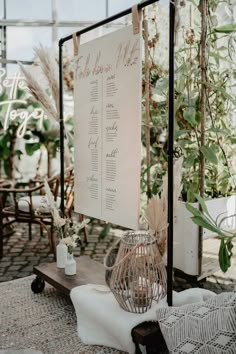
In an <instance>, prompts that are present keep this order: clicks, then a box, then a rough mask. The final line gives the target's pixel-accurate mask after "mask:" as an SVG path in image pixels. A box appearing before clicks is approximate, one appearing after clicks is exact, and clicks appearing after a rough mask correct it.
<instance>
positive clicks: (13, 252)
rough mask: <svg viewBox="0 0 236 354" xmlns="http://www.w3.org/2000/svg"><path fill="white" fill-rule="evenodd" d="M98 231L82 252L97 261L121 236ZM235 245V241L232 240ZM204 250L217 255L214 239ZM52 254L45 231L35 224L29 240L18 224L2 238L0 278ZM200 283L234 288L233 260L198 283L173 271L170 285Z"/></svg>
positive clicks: (28, 271) (26, 271)
mask: <svg viewBox="0 0 236 354" xmlns="http://www.w3.org/2000/svg"><path fill="white" fill-rule="evenodd" d="M101 231H102V227H101V226H96V227H94V228H93V229H92V230H90V233H89V235H88V244H87V245H86V246H85V248H84V252H83V254H85V255H88V256H90V257H91V258H93V259H94V260H96V261H98V262H101V263H102V262H103V259H104V256H105V254H106V252H107V250H108V249H109V248H110V246H111V245H112V243H113V242H114V241H115V240H116V239H117V237H116V236H121V234H122V231H121V230H119V229H114V230H112V231H110V232H109V234H108V235H107V236H106V237H105V238H104V239H103V240H100V239H99V234H100V232H101ZM235 248H236V244H235ZM80 252H81V251H80V249H76V250H75V256H79V255H80ZM204 254H205V255H207V256H209V255H210V256H211V257H213V258H217V254H218V240H215V239H210V240H207V241H206V244H205V245H204ZM53 261H54V259H53V255H52V254H50V253H49V246H48V239H47V236H46V234H45V235H44V236H43V237H40V230H39V227H38V226H37V225H35V226H33V228H32V240H29V238H28V226H27V225H24V224H18V225H16V226H15V232H14V234H13V235H11V236H10V237H9V238H4V250H3V258H2V259H1V260H0V282H5V281H9V280H13V279H17V278H23V277H26V276H29V275H32V273H33V266H34V265H38V264H39V263H47V262H53ZM196 286H199V287H204V288H206V289H209V290H213V291H215V292H217V293H220V292H222V291H227V290H229V291H230V290H236V260H235V257H234V259H233V260H232V267H231V269H230V270H229V271H228V272H227V273H226V274H224V273H222V272H221V271H217V272H216V273H214V274H212V275H211V276H209V277H208V278H207V279H204V280H202V281H200V282H198V283H196V281H194V280H193V279H192V278H187V279H183V278H182V277H179V276H177V275H175V278H174V289H175V290H177V291H180V290H183V289H186V288H191V287H196Z"/></svg>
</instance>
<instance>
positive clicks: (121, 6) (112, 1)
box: [108, 0, 137, 22]
mask: <svg viewBox="0 0 236 354" xmlns="http://www.w3.org/2000/svg"><path fill="white" fill-rule="evenodd" d="M135 4H137V0H119V1H117V0H109V6H108V13H109V16H112V15H114V14H116V13H118V12H121V11H123V10H126V9H128V8H129V7H131V6H133V5H135ZM121 20H122V19H120V22H121Z"/></svg>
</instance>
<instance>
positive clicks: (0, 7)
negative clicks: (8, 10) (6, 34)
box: [0, 0, 4, 18]
mask: <svg viewBox="0 0 236 354" xmlns="http://www.w3.org/2000/svg"><path fill="white" fill-rule="evenodd" d="M3 16H4V7H3V0H0V18H3Z"/></svg>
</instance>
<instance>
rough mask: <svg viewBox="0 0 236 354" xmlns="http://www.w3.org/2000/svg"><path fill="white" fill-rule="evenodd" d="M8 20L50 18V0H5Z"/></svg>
mask: <svg viewBox="0 0 236 354" xmlns="http://www.w3.org/2000/svg"><path fill="white" fill-rule="evenodd" d="M6 3H7V18H8V19H27V20H30V19H36V20H43V19H44V20H46V19H51V18H52V13H51V12H52V9H51V1H50V0H40V1H39V0H20V1H19V0H7V1H6Z"/></svg>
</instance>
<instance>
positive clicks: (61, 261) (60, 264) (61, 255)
mask: <svg viewBox="0 0 236 354" xmlns="http://www.w3.org/2000/svg"><path fill="white" fill-rule="evenodd" d="M56 253H57V268H65V265H66V261H67V246H66V245H65V244H64V242H63V240H62V239H60V242H59V243H58V245H57V250H56Z"/></svg>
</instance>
